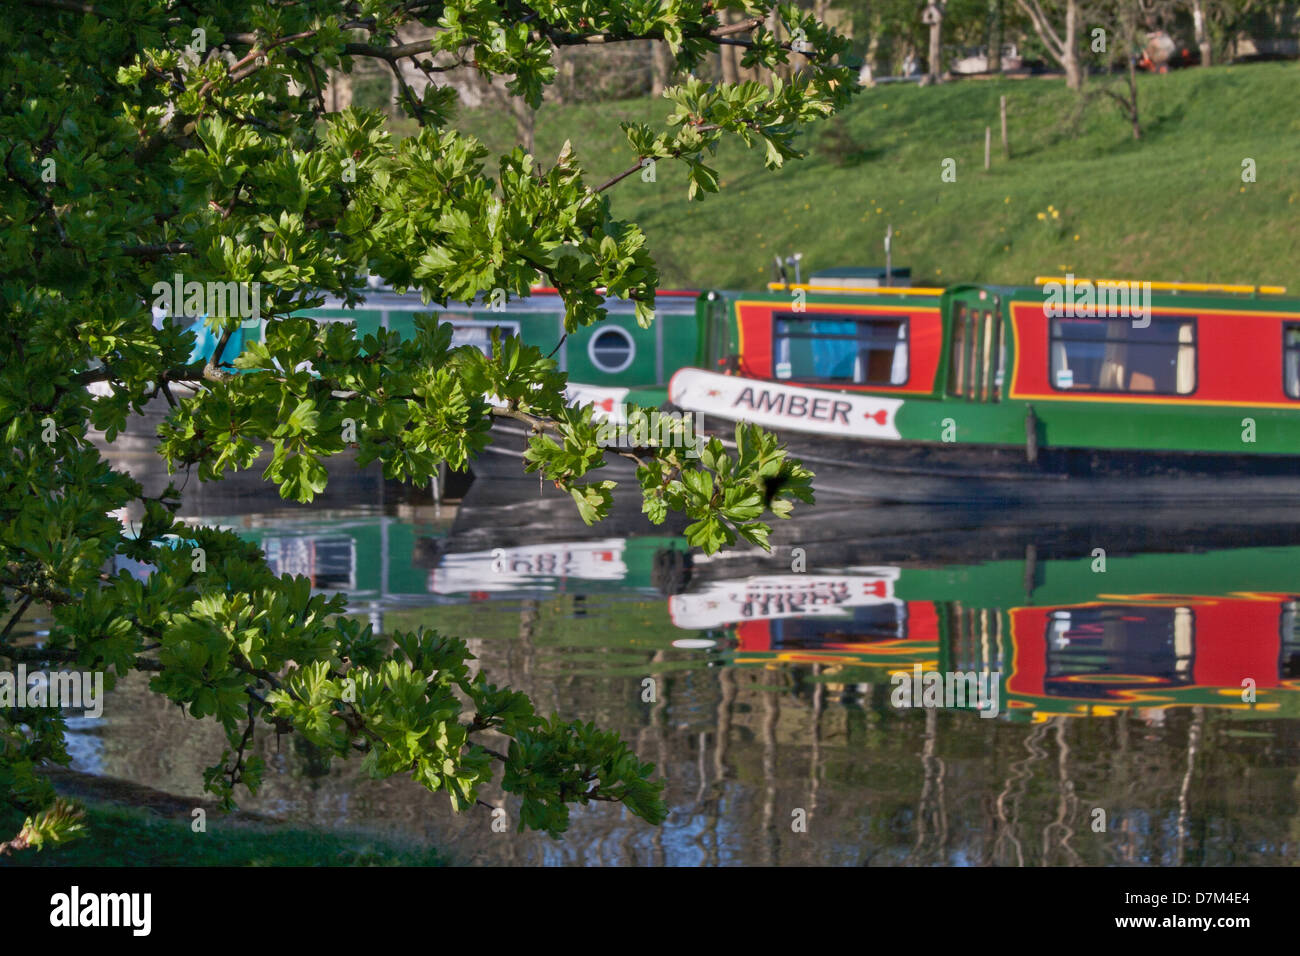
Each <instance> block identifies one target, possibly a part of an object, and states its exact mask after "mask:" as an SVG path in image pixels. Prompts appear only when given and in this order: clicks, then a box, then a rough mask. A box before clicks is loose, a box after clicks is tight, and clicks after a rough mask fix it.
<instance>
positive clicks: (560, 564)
mask: <svg viewBox="0 0 1300 956" xmlns="http://www.w3.org/2000/svg"><path fill="white" fill-rule="evenodd" d="M625 544H626V542H625V541H624V539H622V538H606V539H604V540H600V541H587V542H582V543H574V544H549V545H547V544H544V545H532V546H528V547H522V548H494V549H493V550H491V551H473V552H470V553H468V554H448V555H444V556H443V558H442V560H441V561H440V562H439V564H438V567H436V568H434V569H433V570H432V571H430V572H429V591H430V592H431V593H433V594H460V593H465V592H469V591H486V592H496V591H514V590H525V589H527V590H535V591H554V590H556V589H557V587H558V583H559V582H560V581H562V580H566V579H569V578H572V579H574V580H579V581H622V580H623V579H624V578H626V577H627V564H626V563H624V561H623V548H624V546H625Z"/></svg>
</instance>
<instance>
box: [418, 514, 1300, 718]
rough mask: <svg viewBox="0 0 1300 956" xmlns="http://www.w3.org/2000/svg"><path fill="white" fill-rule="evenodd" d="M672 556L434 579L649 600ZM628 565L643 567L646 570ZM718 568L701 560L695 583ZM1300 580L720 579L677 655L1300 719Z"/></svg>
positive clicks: (1094, 569) (1298, 574) (1254, 559)
mask: <svg viewBox="0 0 1300 956" xmlns="http://www.w3.org/2000/svg"><path fill="white" fill-rule="evenodd" d="M665 543H669V544H671V543H672V542H665V540H664V539H642V540H640V541H638V540H637V539H631V540H630V541H629V540H626V539H624V540H618V539H606V540H600V541H595V542H587V543H581V542H568V543H557V544H554V545H535V546H528V547H522V548H498V549H494V551H492V552H478V553H470V554H449V555H445V556H444V557H443V559H442V562H441V563H440V565H439V567H438V568H437V569H435V570H434V571H432V572H431V573H430V583H431V586H432V589H433V590H435V592H437V593H440V594H443V595H448V596H451V595H456V594H460V595H463V596H465V597H467V598H475V599H484V598H488V597H509V596H513V597H516V598H518V597H521V596H527V595H537V594H545V593H548V592H552V593H555V592H559V591H561V590H569V591H573V590H575V589H576V590H577V591H581V592H596V591H599V590H602V589H606V590H607V589H609V587H610V585H611V584H613V585H615V586H616V588H617V589H620V590H624V591H631V590H640V591H643V592H648V591H650V590H652V584H651V582H650V581H649V580H648V579H647V578H646V577H645V576H644V571H645V569H646V568H647V567H648V566H650V565H651V555H650V551H651V549H654V550H655V553H656V554H663V553H664V552H663V547H664V545H665ZM626 553H639V554H640V557H641V560H640V561H638V562H634V563H633V565H632V566H631V567H629V565H628V564H627V563H626V562H625V560H624V554H626ZM709 567H710V566H709V565H708V564H704V565H701V564H700V563H699V562H698V559H697V562H696V564H695V568H694V570H695V571H696V572H697V574H698V572H699V571H700V570H704V569H708V568H709ZM1103 567H1104V569H1105V570H1102V568H1103ZM1297 569H1300V547H1298V548H1281V547H1269V548H1245V549H1231V550H1223V551H1214V552H1208V553H1203V554H1145V555H1137V556H1106V557H1104V556H1101V555H1098V556H1096V557H1093V556H1091V555H1088V556H1085V557H1082V558H1075V559H1058V560H1047V561H1038V560H1036V559H1034V558H1029V559H1024V560H1019V561H995V562H989V563H986V564H979V565H949V566H942V567H938V568H925V567H919V568H918V567H897V566H879V567H853V568H848V569H845V570H844V571H842V572H839V573H807V572H805V573H788V574H776V575H771V574H769V575H753V576H746V577H734V578H725V579H721V580H706V581H705V582H703V583H702V584H700V585H698V586H696V587H693V588H692V589H691V590H690V591H688V592H687V593H683V594H676V595H672V596H670V597H668V599H667V604H668V612H669V617H670V620H671V622H672V624H673V626H674V627H676V628H678V629H680V630H682V631H687V632H692V633H690V634H689V635H686V634H683V635H681V637H680V638H678V639H676V640H674V641H672V643H673V644H674V645H675V646H677V647H683V646H684V647H687V648H699V649H703V648H705V647H707V648H711V649H712V650H713V651H714V653H715V654H716V656H717V658H718V659H720V660H722V661H725V662H727V663H729V664H734V665H738V666H750V665H775V664H819V665H823V667H824V669H823V670H822V676H823V680H824V681H825V682H826V683H827V684H828V686H829V688H830V689H832V690H833V691H834V692H836V693H846V694H849V695H853V694H855V693H857V692H860V691H861V690H862V688H863V686H864V685H869V684H873V683H875V682H877V681H879V680H880V679H881V678H882V676H890V675H893V674H898V673H907V674H909V675H910V674H911V673H913V672H914V670H915V669H916V668H920V669H921V670H922V671H924V672H931V671H938V672H940V673H943V674H947V673H954V672H961V673H970V672H974V673H975V674H977V675H979V674H1000V675H1001V680H1002V687H1001V690H1002V699H1003V700H1005V701H1006V709H1007V713H1008V716H1009V717H1010V719H1013V720H1042V719H1045V718H1047V717H1049V716H1051V715H1057V714H1061V715H1069V716H1108V715H1112V714H1114V713H1115V712H1116V710H1117V709H1118V708H1125V707H1127V708H1157V709H1158V708H1166V707H1185V706H1194V705H1198V706H1209V707H1220V708H1230V709H1234V710H1237V711H1240V712H1242V713H1247V714H1255V715H1274V716H1276V715H1286V716H1297V715H1300V693H1297V691H1300V625H1298V623H1297V606H1298V605H1297V600H1298V598H1300V571H1297ZM1026 582H1029V584H1028V588H1027V587H1026ZM602 586H603V587H602ZM873 671H874V672H875V673H872V672H873ZM882 671H883V672H884V674H883V675H882V674H881V673H880V672H882ZM971 706H972V707H973V703H972V704H971Z"/></svg>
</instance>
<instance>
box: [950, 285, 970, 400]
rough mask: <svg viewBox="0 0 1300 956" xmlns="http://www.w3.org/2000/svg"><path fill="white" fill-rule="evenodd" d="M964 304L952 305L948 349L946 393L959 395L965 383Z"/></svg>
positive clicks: (965, 318) (966, 320) (963, 389)
mask: <svg viewBox="0 0 1300 956" xmlns="http://www.w3.org/2000/svg"><path fill="white" fill-rule="evenodd" d="M967 324H968V319H967V315H966V304H965V303H964V302H958V303H956V304H955V305H954V306H953V307H952V348H951V349H949V350H948V394H949V395H961V394H962V392H963V391H965V385H966V326H967Z"/></svg>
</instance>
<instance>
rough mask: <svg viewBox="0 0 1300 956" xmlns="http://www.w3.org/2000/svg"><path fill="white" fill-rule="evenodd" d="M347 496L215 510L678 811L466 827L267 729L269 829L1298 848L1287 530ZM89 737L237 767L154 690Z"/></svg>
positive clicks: (511, 492)
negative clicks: (718, 537)
mask: <svg viewBox="0 0 1300 956" xmlns="http://www.w3.org/2000/svg"><path fill="white" fill-rule="evenodd" d="M272 494H273V493H272ZM327 505H328V507H314V508H306V509H293V510H285V509H284V508H283V507H282V505H281V504H280V503H279V502H278V499H275V498H274V497H271V498H265V497H262V496H261V495H260V493H255V492H250V493H248V494H242V493H237V494H235V495H234V496H233V497H229V498H216V497H209V498H206V499H201V500H200V501H199V507H201V508H202V509H204V510H203V513H202V515H201V517H203V518H204V519H205V520H208V521H212V522H217V523H220V524H224V525H227V526H232V527H234V528H236V529H237V530H238V531H239V532H240V533H241V534H244V535H246V536H247V537H248V538H249V539H251V540H254V541H256V542H258V543H259V544H260V545H261V546H262V548H263V549H264V550H265V552H266V554H267V556H268V559H269V560H270V562H271V563H272V565H273V566H274V567H275V568H277V569H278V570H279V571H287V572H292V573H296V574H306V575H308V576H310V577H311V578H312V579H313V581H314V582H315V583H316V585H317V586H318V587H320V588H322V589H326V590H334V589H340V590H345V591H347V592H348V593H349V594H350V601H351V606H352V609H353V612H354V613H356V614H359V615H362V616H364V617H366V618H368V619H369V620H370V621H372V622H373V623H374V625H375V626H376V627H377V628H379V629H381V630H383V631H386V632H391V631H393V630H395V629H405V628H412V627H415V626H417V625H421V624H424V625H430V626H435V627H437V628H439V629H440V630H442V631H444V632H448V633H455V634H459V635H461V636H463V637H465V638H467V639H468V640H469V642H470V646H471V649H472V650H473V651H474V653H475V654H477V655H478V657H479V659H480V662H481V666H482V667H483V668H485V669H486V670H487V671H488V672H489V674H490V676H491V678H492V679H493V680H494V681H497V682H499V683H508V684H510V685H512V686H514V687H516V688H518V689H521V690H524V691H526V692H528V693H529V694H530V695H531V696H532V697H533V698H534V700H535V701H536V702H537V703H538V706H539V708H540V709H543V710H546V711H550V710H555V711H558V712H559V713H560V714H562V715H563V716H564V717H566V718H580V719H583V720H592V721H595V722H596V723H597V724H598V725H600V726H602V727H607V728H614V729H617V730H618V731H620V732H621V733H622V734H623V735H624V737H625V738H626V739H627V740H629V741H630V742H632V743H633V744H634V745H635V749H636V750H637V752H638V753H639V754H640V755H641V757H642V758H643V759H646V760H649V761H652V762H653V763H655V764H656V766H657V767H658V770H659V773H660V774H661V775H662V777H663V779H665V780H666V782H667V791H666V794H667V799H668V802H669V805H670V806H671V809H672V812H671V816H670V818H669V820H668V822H667V824H666V825H664V826H663V827H659V828H656V827H651V826H647V825H645V824H643V823H641V822H640V821H638V820H636V819H635V818H632V817H630V816H629V815H628V814H626V813H624V812H622V811H621V810H620V809H619V808H617V807H610V806H603V805H602V806H594V807H590V808H578V809H576V810H575V811H574V816H573V826H572V829H571V832H570V833H569V834H568V835H567V836H566V838H565V839H564V840H562V841H554V840H550V839H548V838H546V837H541V836H536V835H532V834H524V835H520V834H516V833H515V832H514V831H513V828H512V829H511V830H510V832H507V833H496V832H493V830H492V828H491V825H490V823H491V820H490V816H489V812H488V811H487V810H486V809H484V808H478V809H475V810H473V811H471V812H469V813H467V814H464V815H460V816H456V815H453V814H451V813H450V812H449V811H448V810H447V809H446V807H445V801H444V800H443V798H441V797H439V796H437V795H431V794H429V793H427V792H426V791H424V790H423V789H421V788H419V787H417V786H415V785H413V784H411V783H409V782H407V781H401V780H388V781H371V780H368V779H363V778H361V777H360V776H359V774H358V769H357V766H356V764H355V762H354V763H352V764H348V763H342V764H335V765H334V766H332V767H326V766H325V765H324V763H323V762H322V761H321V759H320V757H319V755H318V754H316V753H315V752H313V751H312V749H311V748H310V747H309V746H307V745H306V744H305V743H304V742H303V741H301V740H298V739H295V738H294V737H292V736H286V737H283V738H280V739H276V738H275V737H274V736H267V737H264V738H260V739H259V740H258V745H259V747H260V748H261V751H262V752H263V753H264V754H265V755H266V757H267V760H268V764H269V766H268V772H267V776H266V783H265V786H264V789H263V791H262V792H261V793H260V794H259V796H258V797H257V798H253V799H246V800H244V801H242V805H243V806H244V807H245V808H247V809H251V810H257V811H261V812H265V813H273V814H276V815H279V816H282V817H285V818H288V819H294V820H304V821H311V822H313V823H318V824H325V825H335V824H347V825H351V826H361V827H365V828H371V829H374V830H379V831H384V832H387V833H390V834H395V835H398V836H399V837H401V838H404V839H410V840H419V841H432V842H435V843H437V844H440V845H442V846H444V847H447V848H449V849H450V850H451V851H452V852H453V853H454V854H455V855H457V856H458V857H459V858H460V859H461V860H463V861H465V862H477V863H499V862H516V863H550V864H592V863H605V864H615V863H634V864H674V865H696V864H704V865H715V864H736V863H749V864H857V865H899V864H919V865H935V864H957V865H986V864H1002V865H1026V866H1037V865H1043V864H1054V865H1070V864H1167V865H1168V864H1173V865H1179V864H1181V865H1204V864H1245V863H1288V862H1294V861H1296V859H1297V856H1298V854H1297V846H1298V842H1297V841H1300V810H1298V809H1297V796H1298V790H1297V788H1298V786H1300V747H1298V745H1300V626H1298V625H1297V615H1296V609H1297V597H1298V596H1300V560H1298V559H1300V533H1297V528H1296V527H1295V526H1293V525H1292V524H1290V523H1289V519H1287V518H1286V516H1281V517H1279V516H1269V515H1263V514H1255V515H1252V514H1249V513H1244V514H1224V513H1221V512H1218V513H1205V512H1200V513H1196V514H1186V515H1151V514H1145V515H1144V514H1132V515H1118V514H1115V513H1113V512H1109V511H1107V509H1105V508H1104V507H1089V506H1086V505H1083V506H1081V508H1080V509H1079V510H1078V511H1076V512H1075V513H1073V514H1071V515H1068V516H1060V515H1046V514H1045V515H1034V514H1027V513H1024V512H1019V513H1016V514H1004V513H999V512H997V511H996V510H990V511H989V512H987V513H972V512H970V511H965V512H959V513H951V514H948V513H944V512H942V511H926V510H924V509H912V508H893V509H875V510H872V509H862V508H858V509H852V508H836V507H834V506H825V507H818V508H815V509H804V510H803V513H802V515H801V516H800V517H798V518H796V519H795V520H793V521H790V522H785V523H783V525H782V526H781V527H780V528H779V529H778V531H777V534H776V536H775V538H774V541H775V542H776V547H775V548H774V550H773V552H772V553H771V554H763V553H761V552H754V551H750V550H743V551H734V552H730V553H728V554H725V555H722V556H719V557H716V558H714V559H711V560H705V559H703V558H702V556H700V555H698V554H694V555H692V554H690V553H689V552H688V549H687V548H686V546H685V544H684V542H683V541H682V540H681V539H680V538H679V537H677V536H675V535H674V533H673V531H674V529H673V528H668V529H666V530H665V529H656V528H654V527H653V526H650V525H649V524H647V523H646V522H644V520H643V519H641V518H640V516H639V515H637V514H636V513H635V509H634V508H633V509H631V510H629V511H628V512H620V513H619V514H618V515H616V516H615V517H614V518H613V519H611V521H609V522H607V523H606V524H605V525H600V526H597V527H596V528H592V529H588V528H586V527H585V526H583V525H582V524H581V522H580V521H578V520H577V519H576V517H575V516H574V515H573V514H572V506H571V504H570V503H568V502H566V501H563V500H553V499H551V498H541V497H539V493H538V488H537V485H536V484H535V483H529V482H518V483H515V482H506V483H497V484H495V485H491V486H489V485H487V484H484V483H480V485H479V486H478V487H476V488H475V489H474V490H473V491H472V492H471V493H470V495H469V496H468V498H467V499H466V500H465V501H464V502H463V503H461V504H460V505H454V504H449V505H444V506H442V507H435V506H434V505H432V504H429V503H410V501H409V500H408V501H402V502H398V503H394V501H393V497H392V494H391V489H390V491H389V492H386V491H385V489H384V488H383V487H381V486H374V487H371V486H369V485H365V484H364V483H362V484H359V485H357V486H356V488H354V489H352V490H351V491H349V492H348V493H347V496H346V500H343V501H333V502H327ZM796 549H798V550H796ZM957 673H960V674H963V675H965V674H969V675H972V678H971V679H972V680H973V681H974V684H973V685H971V684H967V683H964V680H963V686H964V687H969V686H975V687H977V688H979V687H982V688H983V689H984V690H985V691H986V693H985V695H984V696H983V697H981V698H979V699H976V700H958V699H956V696H955V691H956V689H957V684H958V679H957V678H955V677H954V678H953V680H952V681H951V687H949V686H948V685H947V684H945V685H944V686H942V687H941V688H940V690H942V691H944V692H948V691H951V692H952V694H951V695H948V694H947V693H945V694H941V695H940V696H939V697H931V698H926V697H925V696H924V694H922V695H921V696H920V699H918V700H916V701H915V703H916V704H918V706H900V704H902V703H906V701H905V700H902V699H901V695H902V694H903V693H904V688H906V691H907V692H908V693H910V692H911V690H912V689H913V688H914V687H915V688H917V689H919V690H922V691H924V690H925V688H926V686H927V683H928V684H930V685H933V679H932V678H931V677H928V676H927V675H934V674H937V675H938V678H939V679H940V680H943V679H944V678H947V677H948V675H955V674H957ZM1243 685H1244V686H1243ZM936 692H937V691H936ZM980 702H983V704H984V713H981V712H980V711H979V710H977V709H976V705H977V704H979V703H980ZM923 703H937V704H939V705H940V706H932V707H925V706H919V705H920V704H923ZM72 738H73V739H72V752H73V754H74V759H75V765H76V766H77V767H78V768H79V769H83V770H88V771H90V772H93V773H96V774H102V775H107V776H111V777H116V778H122V779H126V780H130V781H136V782H139V783H141V784H146V785H148V786H150V787H154V788H158V789H160V790H165V791H169V792H171V793H174V794H180V795H191V794H198V793H199V792H200V790H201V773H202V768H203V767H205V766H207V765H208V764H210V763H212V762H214V761H215V760H216V759H217V757H219V756H220V753H221V750H222V739H221V735H220V734H219V733H218V732H217V731H216V728H214V727H212V726H210V725H209V724H207V723H204V722H199V721H195V720H193V719H189V718H186V717H185V716H184V715H182V714H181V713H180V712H179V710H178V709H177V708H175V707H174V706H168V705H166V704H165V703H164V702H162V701H161V699H159V698H157V697H156V695H153V694H150V693H148V692H147V691H146V690H145V688H144V680H143V679H142V678H141V679H139V680H132V681H128V682H125V683H124V684H123V685H121V686H120V687H119V689H118V690H117V691H115V692H114V694H113V695H112V696H111V697H110V699H109V701H108V702H107V705H106V708H105V715H104V718H103V719H102V720H100V721H81V722H78V723H76V724H75V726H74V728H73V734H72ZM485 796H486V797H487V798H488V799H489V800H490V802H492V803H494V804H499V805H501V806H504V807H505V808H506V810H507V812H508V813H510V812H511V811H512V809H513V805H512V803H511V802H510V801H508V800H506V801H502V800H501V799H500V796H499V795H498V794H486V795H485ZM216 825H219V823H218V824H216Z"/></svg>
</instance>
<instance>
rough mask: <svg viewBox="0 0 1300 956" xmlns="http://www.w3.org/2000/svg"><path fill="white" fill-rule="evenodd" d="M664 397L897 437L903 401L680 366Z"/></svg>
mask: <svg viewBox="0 0 1300 956" xmlns="http://www.w3.org/2000/svg"><path fill="white" fill-rule="evenodd" d="M668 398H669V400H670V401H672V402H673V404H675V405H677V406H679V407H681V408H684V409H686V410H687V411H693V412H703V413H704V414H705V415H718V416H721V417H723V418H730V419H732V420H735V421H746V422H752V423H754V424H755V425H763V426H766V427H768V428H778V429H779V428H793V429H796V430H798V431H805V432H818V433H821V434H827V435H849V436H855V437H858V438H893V439H897V438H899V437H900V436H899V434H898V426H897V424H896V417H897V414H898V410H899V408H901V407H902V405H903V403H902V402H901V401H900V400H899V399H896V398H877V397H875V396H869V395H860V394H856V393H852V392H834V391H828V390H822V389H816V388H800V387H799V386H796V385H783V384H780V383H778V382H765V381H761V380H759V379H753V378H740V377H739V376H735V375H718V374H716V373H714V372H705V371H701V370H700V369H695V368H684V369H681V370H679V371H678V372H677V374H675V375H674V376H673V378H672V381H671V382H669V383H668Z"/></svg>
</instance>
